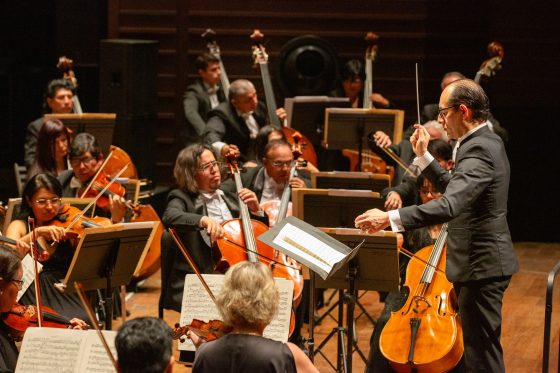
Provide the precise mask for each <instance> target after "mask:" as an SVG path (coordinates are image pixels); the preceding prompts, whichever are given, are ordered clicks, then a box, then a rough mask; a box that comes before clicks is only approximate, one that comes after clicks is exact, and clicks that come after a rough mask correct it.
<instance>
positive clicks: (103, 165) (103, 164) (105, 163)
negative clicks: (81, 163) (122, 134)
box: [80, 151, 128, 198]
mask: <svg viewBox="0 0 560 373" xmlns="http://www.w3.org/2000/svg"><path fill="white" fill-rule="evenodd" d="M112 156H113V151H111V152H110V153H109V155H108V156H107V158H105V160H104V161H103V163H102V164H101V167H99V169H98V170H97V172H96V173H95V175H94V176H93V177H92V178H91V181H90V182H89V184H88V186H87V187H86V189H85V190H84V192H83V193H82V195H81V196H80V198H84V197H85V195H86V193H87V192H88V191H89V190H90V189H91V186H92V185H93V183H94V182H95V179H97V176H99V174H100V173H101V171H103V169H104V168H105V166H106V165H107V162H109V159H111V157H112ZM127 166H128V164H127ZM116 178H117V176H115V179H116Z"/></svg>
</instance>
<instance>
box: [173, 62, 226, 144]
mask: <svg viewBox="0 0 560 373" xmlns="http://www.w3.org/2000/svg"><path fill="white" fill-rule="evenodd" d="M195 67H196V71H197V73H198V76H199V77H198V79H196V81H195V82H193V83H192V84H190V85H189V86H188V87H187V91H186V92H185V96H184V99H183V109H184V112H185V118H186V120H187V128H186V129H185V130H183V131H182V132H181V135H182V136H181V137H182V139H183V144H184V145H188V144H193V143H196V142H199V141H200V140H201V139H202V135H203V133H204V127H206V122H207V121H208V113H209V112H210V110H212V109H214V108H215V107H216V106H218V105H219V104H220V103H222V102H224V101H226V95H225V92H224V90H223V88H222V87H221V86H220V85H219V83H220V76H221V74H222V70H221V69H220V60H219V59H218V57H216V56H214V55H213V54H210V53H204V54H202V55H200V56H198V57H197V58H196V61H195Z"/></svg>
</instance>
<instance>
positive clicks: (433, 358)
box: [379, 223, 463, 372]
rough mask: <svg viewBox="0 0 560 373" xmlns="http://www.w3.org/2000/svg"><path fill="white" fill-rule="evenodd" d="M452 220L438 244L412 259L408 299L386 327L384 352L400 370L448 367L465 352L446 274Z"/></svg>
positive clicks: (383, 335)
mask: <svg viewBox="0 0 560 373" xmlns="http://www.w3.org/2000/svg"><path fill="white" fill-rule="evenodd" d="M446 238H447V223H445V224H443V226H442V228H441V232H440V234H439V235H438V238H437V239H436V242H435V244H434V245H431V246H427V247H425V248H423V249H421V250H420V251H418V252H417V253H416V254H415V255H414V256H413V257H412V258H411V260H410V262H409V263H408V266H407V269H406V281H405V284H404V286H405V287H407V288H408V289H409V295H408V298H407V301H406V303H405V304H404V306H402V308H401V309H400V310H398V311H397V312H393V313H392V314H391V317H390V318H389V320H388V321H387V324H386V325H385V327H384V328H383V331H382V332H381V337H380V340H379V347H380V350H381V353H382V354H383V355H384V356H385V357H386V358H387V359H388V360H389V361H390V362H391V366H392V367H393V369H395V370H396V371H397V372H411V371H419V372H447V371H449V370H451V369H452V368H453V367H454V366H455V365H457V363H458V362H459V360H460V359H461V356H462V355H463V333H462V329H461V323H460V319H459V314H458V312H457V299H456V295H455V292H454V290H453V284H452V283H450V282H449V281H448V280H447V278H446V277H445V249H446V248H445V240H446Z"/></svg>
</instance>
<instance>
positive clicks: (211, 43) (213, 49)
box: [200, 28, 229, 98]
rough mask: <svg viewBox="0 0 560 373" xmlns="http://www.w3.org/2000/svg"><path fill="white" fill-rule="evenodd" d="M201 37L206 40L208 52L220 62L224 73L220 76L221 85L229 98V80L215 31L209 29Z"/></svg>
mask: <svg viewBox="0 0 560 373" xmlns="http://www.w3.org/2000/svg"><path fill="white" fill-rule="evenodd" d="M200 36H202V38H203V39H204V40H206V47H207V48H208V51H209V52H210V53H211V54H212V55H214V56H216V57H217V58H218V59H219V60H220V70H221V71H222V73H221V75H220V83H221V84H222V89H223V90H224V94H225V95H226V98H227V97H228V96H229V78H228V76H227V74H226V68H225V66H224V63H223V62H222V56H221V54H220V46H219V45H218V43H217V42H216V39H215V36H216V33H215V32H214V30H212V29H210V28H208V29H206V31H204V32H203V33H202V35H200Z"/></svg>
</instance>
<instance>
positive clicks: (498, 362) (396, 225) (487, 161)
mask: <svg viewBox="0 0 560 373" xmlns="http://www.w3.org/2000/svg"><path fill="white" fill-rule="evenodd" d="M488 111H489V101H488V97H487V96H486V94H485V93H484V90H483V89H482V88H481V87H480V86H479V85H478V84H476V83H475V82H474V81H472V80H467V79H460V80H457V81H455V82H453V83H451V84H450V85H448V86H447V87H445V89H444V90H443V92H442V94H441V97H440V100H439V121H440V123H442V124H443V125H444V127H445V130H446V131H447V133H448V134H449V137H450V138H451V139H453V140H457V145H456V147H455V149H454V153H455V157H454V158H455V162H456V165H455V169H454V172H453V173H452V174H449V173H448V172H446V171H445V170H443V169H442V168H441V167H440V166H439V164H438V163H437V162H436V161H435V160H434V159H433V156H432V155H431V154H430V153H428V152H427V145H428V141H429V138H430V136H429V134H428V132H427V131H426V130H425V129H424V128H423V127H422V126H420V125H415V126H416V131H415V132H414V134H413V135H412V137H411V138H410V141H411V143H412V146H413V149H414V152H415V153H416V155H417V156H418V161H417V163H418V165H419V167H420V169H421V170H422V173H423V174H424V175H426V176H427V177H428V178H429V179H430V180H431V181H432V182H433V183H434V185H435V186H436V187H437V190H439V191H440V192H444V194H443V196H442V198H440V199H437V200H434V201H431V202H429V203H427V204H424V205H422V206H408V207H404V208H402V209H398V210H393V211H389V212H388V213H387V212H384V211H381V210H378V209H372V210H368V211H366V212H365V213H363V214H362V215H360V216H358V217H357V218H356V221H355V224H356V227H358V228H361V229H364V230H366V231H369V232H371V233H373V232H377V231H379V230H381V229H384V228H386V227H388V226H389V225H390V226H391V229H392V230H393V231H394V232H399V231H404V230H410V229H413V228H417V227H421V226H426V225H432V224H439V223H442V222H447V221H449V234H448V238H447V257H446V275H447V278H448V280H449V281H451V282H452V283H453V286H454V288H455V292H456V293H457V296H458V306H459V314H460V317H461V322H462V325H463V333H464V334H463V339H464V347H465V351H464V361H465V367H466V370H467V371H468V372H504V371H505V367H504V361H503V350H502V346H501V344H500V334H501V324H502V301H503V295H504V292H505V290H506V289H507V287H508V284H509V282H510V280H511V276H512V275H513V274H514V273H515V272H517V271H518V269H519V264H518V261H517V257H516V255H515V251H514V249H513V244H512V241H511V236H510V232H509V228H508V224H507V195H508V189H509V178H510V166H509V161H508V158H507V155H506V152H505V148H504V144H503V142H502V140H501V139H500V137H499V136H497V135H496V134H494V133H493V132H492V131H491V130H490V128H488V123H487V119H488Z"/></svg>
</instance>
